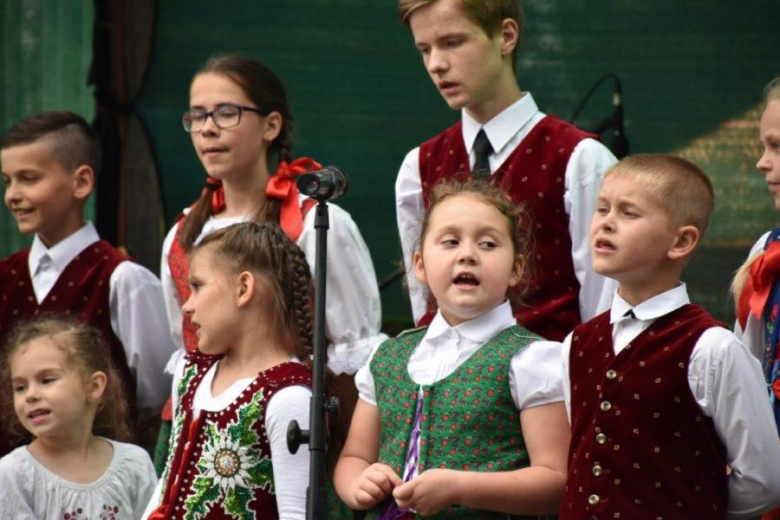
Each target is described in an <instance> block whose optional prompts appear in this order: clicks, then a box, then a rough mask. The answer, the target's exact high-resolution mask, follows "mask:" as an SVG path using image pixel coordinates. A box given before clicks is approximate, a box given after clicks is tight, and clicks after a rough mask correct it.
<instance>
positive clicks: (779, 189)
mask: <svg viewBox="0 0 780 520" xmlns="http://www.w3.org/2000/svg"><path fill="white" fill-rule="evenodd" d="M759 131H760V137H761V144H762V145H763V147H764V153H763V154H762V155H761V158H760V159H759V160H758V163H757V164H756V168H758V169H759V171H761V172H762V173H763V174H764V176H765V177H766V184H767V187H768V188H769V193H771V194H772V197H773V198H774V200H775V207H776V208H777V209H779V210H780V100H778V101H772V102H770V103H769V104H768V105H767V107H766V110H764V114H763V115H762V116H761V124H760V127H759Z"/></svg>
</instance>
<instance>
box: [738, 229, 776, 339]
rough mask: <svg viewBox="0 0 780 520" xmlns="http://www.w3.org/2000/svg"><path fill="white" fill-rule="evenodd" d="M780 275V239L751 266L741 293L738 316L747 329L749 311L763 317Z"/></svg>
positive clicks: (743, 327)
mask: <svg viewBox="0 0 780 520" xmlns="http://www.w3.org/2000/svg"><path fill="white" fill-rule="evenodd" d="M778 275H780V241H776V242H772V243H771V244H769V246H768V247H767V248H766V249H765V250H764V254H762V255H761V256H759V257H758V258H757V259H756V261H755V262H753V265H752V266H750V276H749V277H748V279H747V281H746V282H745V287H743V288H742V292H741V293H740V295H739V302H737V317H738V318H739V324H740V325H741V326H742V330H745V324H746V323H747V318H748V313H751V312H752V313H753V315H754V316H755V317H756V318H759V319H760V318H761V314H762V313H763V312H764V307H766V302H767V300H768V299H769V293H770V292H771V291H772V285H773V283H774V281H775V278H776V277H777V276H778Z"/></svg>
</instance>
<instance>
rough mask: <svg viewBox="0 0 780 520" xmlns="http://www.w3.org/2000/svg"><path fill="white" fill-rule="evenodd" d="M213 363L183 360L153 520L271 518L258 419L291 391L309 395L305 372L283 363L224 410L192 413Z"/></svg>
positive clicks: (266, 457)
mask: <svg viewBox="0 0 780 520" xmlns="http://www.w3.org/2000/svg"><path fill="white" fill-rule="evenodd" d="M218 359H219V356H216V357H215V356H207V355H205V354H202V353H201V352H199V351H197V350H196V351H193V352H190V353H188V354H187V364H186V366H185V369H184V377H183V378H182V380H181V381H180V383H179V386H178V393H179V395H180V396H181V398H180V399H179V406H178V409H177V410H176V411H175V415H174V423H173V429H172V432H171V450H170V452H169V456H168V463H167V465H166V469H165V472H164V473H163V476H162V480H163V482H165V483H166V484H165V490H164V494H163V500H162V505H161V506H160V507H159V508H158V509H157V510H156V512H155V516H153V517H152V518H175V519H185V520H200V519H245V520H249V519H254V518H264V519H265V518H267V519H274V518H278V517H279V515H278V510H277V507H276V499H275V496H274V482H273V467H272V464H271V451H270V444H269V441H268V436H267V434H266V430H265V414H266V409H267V405H268V401H269V400H270V399H271V397H273V395H274V394H275V393H276V392H278V391H279V390H281V389H283V388H286V387H288V386H292V385H302V386H306V387H311V370H310V369H308V368H307V367H305V366H303V365H301V364H300V363H294V362H288V363H282V364H280V365H277V366H275V367H273V368H270V369H268V370H265V371H263V372H260V373H259V374H258V375H257V377H256V378H255V379H254V381H252V383H250V385H249V386H248V387H247V388H246V389H245V390H244V391H243V392H241V394H240V396H239V397H238V398H237V399H236V400H235V401H234V402H233V403H231V404H230V405H229V406H228V407H227V408H226V409H224V410H222V411H219V412H206V411H201V413H200V414H199V415H198V416H197V417H194V416H193V415H194V414H193V411H192V404H193V399H194V397H195V392H196V390H197V388H198V386H199V385H200V383H201V381H202V380H203V377H204V376H205V375H206V373H207V372H208V370H209V369H210V368H211V366H212V365H213V364H214V363H216V362H217V361H218Z"/></svg>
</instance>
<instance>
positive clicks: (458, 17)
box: [395, 0, 615, 341]
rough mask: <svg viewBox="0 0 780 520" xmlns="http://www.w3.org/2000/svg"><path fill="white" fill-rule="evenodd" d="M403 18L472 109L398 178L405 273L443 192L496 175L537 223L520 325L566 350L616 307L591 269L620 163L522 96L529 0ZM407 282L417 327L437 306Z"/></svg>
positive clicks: (456, 0)
mask: <svg viewBox="0 0 780 520" xmlns="http://www.w3.org/2000/svg"><path fill="white" fill-rule="evenodd" d="M398 10H399V15H400V17H401V20H402V21H403V22H404V23H405V24H406V25H407V26H409V27H410V28H411V31H412V34H413V35H414V42H415V46H416V47H417V49H418V50H419V51H420V54H421V55H422V58H423V63H424V65H425V67H426V69H427V71H428V74H429V75H430V77H431V79H432V80H433V82H434V84H435V85H436V88H437V89H438V90H439V92H440V93H441V95H442V96H443V97H444V100H445V101H446V102H447V104H448V105H449V106H450V108H453V109H458V110H461V111H462V117H461V121H460V122H458V123H456V124H455V125H453V126H451V127H450V128H448V129H447V130H445V131H444V132H442V133H441V134H439V135H437V136H436V137H434V138H432V139H430V140H428V141H426V142H425V143H423V144H422V145H421V146H420V147H419V148H415V149H414V150H412V151H411V152H409V154H408V155H407V156H406V158H405V159H404V162H403V164H402V165H401V169H400V171H399V173H398V179H397V181H396V185H395V192H396V209H397V218H398V230H399V232H400V235H401V244H402V246H403V253H404V259H405V261H406V262H407V268H408V267H409V264H408V263H409V262H410V261H411V258H412V253H413V252H414V250H415V249H416V247H417V241H418V238H419V223H420V220H421V217H422V214H423V212H424V209H425V207H426V206H427V201H428V198H429V196H430V193H431V190H432V189H433V187H434V186H435V185H436V184H437V183H438V182H439V181H441V180H442V179H444V178H448V177H453V176H464V177H465V176H469V175H473V176H474V177H477V178H489V179H491V181H492V182H494V183H495V184H497V185H499V186H501V187H502V188H504V189H505V190H506V191H507V192H509V193H510V195H511V197H512V200H513V201H514V202H515V203H517V204H521V203H522V204H524V205H525V206H526V207H527V208H528V210H529V212H530V214H531V217H532V220H533V222H534V229H533V232H534V237H535V242H536V248H535V254H534V257H533V258H531V260H532V261H533V263H534V265H535V267H536V271H535V275H534V280H532V283H531V287H530V289H531V295H530V297H529V298H528V299H527V301H525V302H524V303H525V305H523V306H522V307H517V308H515V309H514V311H515V315H516V317H517V320H518V322H519V323H521V324H523V325H525V326H526V327H528V328H529V329H530V330H532V331H533V332H536V333H537V334H540V335H541V336H543V337H545V338H548V339H554V340H558V341H560V340H562V339H563V338H564V336H565V335H566V334H567V333H569V332H570V331H571V330H572V329H573V328H574V327H575V326H576V325H577V324H579V323H580V322H581V321H583V320H587V319H590V318H591V317H593V316H595V315H596V313H597V311H598V310H599V309H601V308H604V306H605V305H606V304H607V303H606V302H607V300H606V299H605V300H604V301H602V294H603V293H605V291H604V285H605V280H604V279H603V278H602V277H601V276H598V275H596V274H594V273H593V270H592V268H591V265H590V256H589V254H588V243H587V228H588V223H589V222H590V217H591V215H592V214H593V208H594V202H595V200H596V194H597V193H598V188H599V185H600V184H601V178H602V175H603V173H604V171H605V170H606V169H607V168H608V167H609V166H610V165H612V164H613V163H614V162H615V158H614V156H613V155H612V154H611V153H610V152H609V150H607V149H606V148H605V147H604V146H603V145H601V144H600V143H599V142H598V141H596V140H595V139H594V137H595V136H593V135H591V134H587V133H585V132H583V131H582V130H579V129H577V128H576V127H574V126H572V125H570V124H568V123H565V122H564V121H561V120H560V119H557V118H555V117H552V116H546V115H545V114H543V113H542V112H540V111H539V109H538V107H537V106H536V103H535V102H534V99H533V97H532V96H531V94H530V93H529V92H523V91H521V90H520V87H519V85H518V82H517V78H516V76H515V55H516V53H517V47H518V45H519V43H520V35H521V28H522V22H523V21H522V7H521V4H520V0H399V3H398ZM407 271H408V272H409V273H411V270H410V269H407ZM407 278H408V282H409V288H410V293H411V297H412V310H413V314H414V319H415V322H417V323H418V324H420V323H422V324H424V323H427V322H428V321H429V319H430V317H432V316H433V314H434V312H435V309H434V308H433V307H432V305H431V303H430V302H428V301H427V295H426V294H425V291H424V289H423V288H422V287H421V286H420V285H419V284H418V283H417V282H416V280H415V278H414V276H413V275H410V276H408V277H407ZM609 292H610V291H606V294H609Z"/></svg>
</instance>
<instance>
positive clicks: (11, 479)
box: [0, 439, 157, 520]
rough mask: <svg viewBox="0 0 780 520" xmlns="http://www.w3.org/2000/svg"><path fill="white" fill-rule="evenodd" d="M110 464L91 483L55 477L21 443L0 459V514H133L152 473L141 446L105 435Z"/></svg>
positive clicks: (44, 518)
mask: <svg viewBox="0 0 780 520" xmlns="http://www.w3.org/2000/svg"><path fill="white" fill-rule="evenodd" d="M106 440H107V441H108V442H110V443H111V445H112V446H113V447H114V456H113V458H112V459H111V464H110V465H109V467H108V469H107V470H106V472H105V473H103V475H102V476H101V477H100V478H99V479H97V480H96V481H95V482H93V483H91V484H77V483H75V482H70V481H68V480H65V479H63V478H61V477H58V476H57V475H55V474H54V473H52V472H51V471H49V470H48V469H46V468H45V467H44V466H43V465H42V464H41V463H40V462H38V461H37V460H36V459H35V457H33V456H32V454H31V453H30V451H29V450H28V449H27V446H22V447H21V448H17V449H15V450H14V451H12V452H11V453H9V454H8V455H6V456H5V457H3V458H2V459H0V490H2V493H0V512H2V513H0V514H2V517H3V518H13V519H14V520H62V519H66V518H67V519H68V520H138V519H139V518H141V515H142V514H143V511H144V507H145V506H146V503H147V502H148V501H149V497H150V496H151V494H152V491H154V486H155V484H156V483H157V476H156V475H155V472H154V466H153V465H152V461H151V459H150V458H149V455H148V454H147V453H146V451H144V450H143V449H142V448H139V447H138V446H135V445H133V444H125V443H123V442H116V441H112V440H110V439H106Z"/></svg>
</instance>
